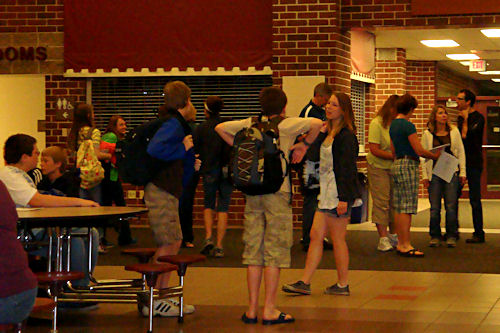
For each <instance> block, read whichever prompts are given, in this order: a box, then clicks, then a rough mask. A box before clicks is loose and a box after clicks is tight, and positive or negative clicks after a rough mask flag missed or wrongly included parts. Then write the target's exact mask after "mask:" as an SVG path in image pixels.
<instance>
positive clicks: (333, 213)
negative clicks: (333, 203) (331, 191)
mask: <svg viewBox="0 0 500 333" xmlns="http://www.w3.org/2000/svg"><path fill="white" fill-rule="evenodd" d="M316 211H318V212H322V213H325V214H328V215H331V216H332V217H350V216H351V211H352V204H348V205H347V212H345V214H342V215H339V214H338V213H337V208H336V207H335V208H334V209H322V208H318V209H317V210H316Z"/></svg>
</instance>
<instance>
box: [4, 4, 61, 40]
mask: <svg viewBox="0 0 500 333" xmlns="http://www.w3.org/2000/svg"><path fill="white" fill-rule="evenodd" d="M63 4H64V0H2V1H1V2H0V33H3V32H10V33H11V32H62V31H64V5H63Z"/></svg>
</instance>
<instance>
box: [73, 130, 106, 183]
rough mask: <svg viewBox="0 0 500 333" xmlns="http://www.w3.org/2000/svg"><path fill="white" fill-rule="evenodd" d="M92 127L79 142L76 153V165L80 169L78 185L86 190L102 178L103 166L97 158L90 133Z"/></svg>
mask: <svg viewBox="0 0 500 333" xmlns="http://www.w3.org/2000/svg"><path fill="white" fill-rule="evenodd" d="M92 131H93V129H90V130H89V131H88V133H87V137H86V138H85V140H84V141H83V142H82V143H81V144H80V147H79V148H78V152H77V153H76V167H77V168H78V169H80V179H81V182H80V187H81V188H83V189H85V190H88V189H91V188H93V187H96V186H97V185H99V184H100V183H101V181H102V180H103V179H104V168H103V167H102V165H101V162H100V161H99V160H98V159H97V155H96V153H95V149H94V143H93V142H92V139H91V137H90V136H91V135H92Z"/></svg>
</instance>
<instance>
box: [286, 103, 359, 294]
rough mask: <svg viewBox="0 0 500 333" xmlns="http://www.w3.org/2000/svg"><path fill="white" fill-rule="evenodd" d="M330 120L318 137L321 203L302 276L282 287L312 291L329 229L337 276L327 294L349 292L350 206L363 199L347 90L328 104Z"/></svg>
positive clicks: (304, 291)
mask: <svg viewBox="0 0 500 333" xmlns="http://www.w3.org/2000/svg"><path fill="white" fill-rule="evenodd" d="M326 118H327V121H326V122H325V124H324V125H323V128H322V129H321V133H320V134H319V135H318V137H317V138H316V141H315V142H314V143H313V144H314V145H318V146H319V149H318V151H319V154H320V194H319V196H318V199H319V204H318V209H317V211H316V214H315V215H314V222H313V226H312V229H311V243H310V245H309V251H308V252H307V260H306V267H305V269H304V272H303V274H302V278H301V279H300V280H299V281H297V282H295V283H292V284H285V285H283V291H286V292H293V293H299V294H306V295H309V294H310V293H311V285H310V281H311V278H312V275H313V273H314V271H315V270H316V268H317V267H318V264H319V262H320V261H321V256H322V255H323V238H324V236H325V235H326V233H327V231H330V236H331V239H332V241H333V247H334V253H335V262H336V265H337V275H338V280H337V283H335V284H334V285H332V286H330V287H328V288H326V290H325V293H326V294H333V295H349V286H348V283H347V275H348V266H349V250H348V248H347V243H346V240H345V235H346V228H347V224H348V223H349V219H350V215H351V208H352V207H353V205H359V204H360V202H361V200H360V199H359V198H360V197H361V191H360V183H359V180H358V171H357V167H356V159H357V157H358V150H359V147H358V140H357V138H356V134H355V133H354V131H355V126H354V114H353V111H352V105H351V100H350V98H349V96H347V95H346V94H344V93H335V94H333V95H332V96H331V98H330V100H329V101H328V104H327V105H326Z"/></svg>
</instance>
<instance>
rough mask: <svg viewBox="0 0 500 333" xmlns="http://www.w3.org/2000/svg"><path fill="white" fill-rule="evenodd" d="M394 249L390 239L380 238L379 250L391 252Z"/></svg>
mask: <svg viewBox="0 0 500 333" xmlns="http://www.w3.org/2000/svg"><path fill="white" fill-rule="evenodd" d="M392 249H393V247H392V245H391V241H390V240H389V237H380V239H379V240H378V246H377V250H379V251H382V252H387V251H391V250H392Z"/></svg>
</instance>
